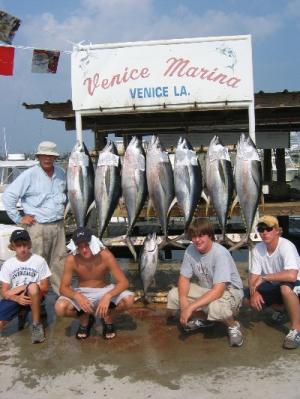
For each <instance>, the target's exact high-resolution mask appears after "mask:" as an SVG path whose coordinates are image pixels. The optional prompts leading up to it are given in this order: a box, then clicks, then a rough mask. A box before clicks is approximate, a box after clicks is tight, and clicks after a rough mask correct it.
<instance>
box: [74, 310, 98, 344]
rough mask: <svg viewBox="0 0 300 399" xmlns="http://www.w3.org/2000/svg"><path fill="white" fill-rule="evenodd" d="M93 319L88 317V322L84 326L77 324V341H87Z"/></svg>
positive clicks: (91, 316)
mask: <svg viewBox="0 0 300 399" xmlns="http://www.w3.org/2000/svg"><path fill="white" fill-rule="evenodd" d="M94 321H95V318H94V316H93V315H90V316H89V321H88V324H87V325H86V326H82V325H81V324H79V327H78V330H77V332H76V338H77V339H87V338H88V337H89V336H90V332H91V328H92V326H93V324H94Z"/></svg>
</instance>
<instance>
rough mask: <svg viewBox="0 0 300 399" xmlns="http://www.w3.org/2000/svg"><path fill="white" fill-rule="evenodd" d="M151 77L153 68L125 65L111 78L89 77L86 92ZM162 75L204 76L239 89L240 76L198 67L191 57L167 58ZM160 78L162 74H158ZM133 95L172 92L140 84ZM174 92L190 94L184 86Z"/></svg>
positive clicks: (151, 95) (176, 93) (182, 94)
mask: <svg viewBox="0 0 300 399" xmlns="http://www.w3.org/2000/svg"><path fill="white" fill-rule="evenodd" d="M150 76H151V71H150V70H149V68H147V67H145V66H144V67H142V68H140V69H138V68H131V69H129V68H128V67H125V68H124V69H123V70H122V71H121V72H119V73H116V74H113V75H112V76H110V77H101V76H100V74H99V73H95V74H94V75H93V76H92V77H88V78H86V79H85V80H84V81H83V85H84V86H86V88H87V92H88V94H89V95H90V96H93V94H94V92H95V90H96V89H102V90H107V89H110V88H112V87H114V86H116V85H122V84H125V83H127V82H130V81H139V80H141V79H143V80H144V82H143V86H144V83H145V84H146V79H147V78H149V77H150ZM162 76H163V77H164V78H168V77H170V78H172V77H176V78H185V79H186V78H189V79H201V80H206V81H210V82H212V83H216V84H219V85H225V86H227V87H230V88H232V89H235V88H238V87H239V83H240V82H241V79H240V78H238V77H235V76H232V75H229V74H226V73H221V72H220V71H219V69H218V68H217V67H215V68H212V69H208V68H205V67H200V66H195V65H193V64H192V63H191V61H190V60H189V59H183V58H176V57H172V58H169V59H168V60H167V61H166V67H165V68H164V70H163V74H162ZM158 78H159V77H158ZM129 94H130V96H131V98H144V97H167V96H168V95H169V88H168V86H157V87H140V85H139V86H138V87H136V88H131V89H130V91H129ZM172 94H173V95H175V96H186V95H189V92H188V90H187V89H186V87H185V86H181V87H177V86H173V88H172Z"/></svg>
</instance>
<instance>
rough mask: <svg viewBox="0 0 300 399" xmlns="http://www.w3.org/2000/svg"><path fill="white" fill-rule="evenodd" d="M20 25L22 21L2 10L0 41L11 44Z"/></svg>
mask: <svg viewBox="0 0 300 399" xmlns="http://www.w3.org/2000/svg"><path fill="white" fill-rule="evenodd" d="M20 24H21V20H20V19H19V18H17V17H13V16H12V15H9V14H7V13H6V12H5V11H1V10H0V40H1V41H2V42H4V43H7V44H11V43H12V41H13V39H14V36H15V33H16V32H17V30H18V29H19V26H20Z"/></svg>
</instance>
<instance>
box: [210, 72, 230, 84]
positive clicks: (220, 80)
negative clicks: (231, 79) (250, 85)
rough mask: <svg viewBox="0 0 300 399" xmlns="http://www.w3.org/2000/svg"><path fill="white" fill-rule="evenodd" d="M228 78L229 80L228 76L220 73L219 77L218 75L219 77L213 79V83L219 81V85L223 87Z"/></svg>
mask: <svg viewBox="0 0 300 399" xmlns="http://www.w3.org/2000/svg"><path fill="white" fill-rule="evenodd" d="M227 78H228V76H227V75H224V74H223V73H219V75H217V76H216V77H215V78H214V79H213V81H214V82H218V81H219V83H221V85H222V84H224V83H226V80H227Z"/></svg>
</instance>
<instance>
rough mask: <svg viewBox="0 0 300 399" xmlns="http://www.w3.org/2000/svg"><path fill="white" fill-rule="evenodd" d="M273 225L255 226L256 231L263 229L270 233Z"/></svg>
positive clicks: (262, 230) (260, 231)
mask: <svg viewBox="0 0 300 399" xmlns="http://www.w3.org/2000/svg"><path fill="white" fill-rule="evenodd" d="M273 228H274V227H269V226H258V227H257V231H258V232H259V233H263V232H264V231H267V232H268V233H270V231H272V230H273Z"/></svg>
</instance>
